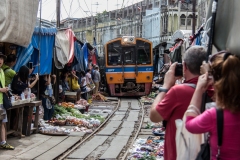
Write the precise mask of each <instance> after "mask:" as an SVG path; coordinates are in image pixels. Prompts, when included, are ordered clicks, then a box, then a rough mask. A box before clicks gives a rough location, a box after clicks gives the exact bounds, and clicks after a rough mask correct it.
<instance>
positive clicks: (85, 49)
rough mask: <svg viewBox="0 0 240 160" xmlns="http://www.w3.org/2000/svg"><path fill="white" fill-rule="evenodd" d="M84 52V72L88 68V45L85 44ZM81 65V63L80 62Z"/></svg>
mask: <svg viewBox="0 0 240 160" xmlns="http://www.w3.org/2000/svg"><path fill="white" fill-rule="evenodd" d="M82 51H83V56H84V65H85V68H84V71H85V70H86V69H87V68H88V67H87V65H88V47H87V43H84V45H83V47H82ZM80 63H81V62H80Z"/></svg>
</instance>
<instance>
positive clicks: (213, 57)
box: [208, 51, 233, 81]
mask: <svg viewBox="0 0 240 160" xmlns="http://www.w3.org/2000/svg"><path fill="white" fill-rule="evenodd" d="M219 55H222V56H223V61H225V60H226V59H227V58H228V57H229V56H230V55H233V54H232V53H230V52H227V51H220V52H217V53H215V54H213V55H210V56H209V59H208V63H209V65H210V71H209V75H210V76H212V77H213V78H214V80H215V81H217V80H219V79H220V78H221V72H220V70H221V69H220V70H219V69H218V71H215V70H214V69H212V67H211V66H212V62H213V61H215V60H216V57H217V56H219ZM217 72H219V73H217Z"/></svg>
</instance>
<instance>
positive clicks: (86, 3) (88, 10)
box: [84, 0, 92, 16]
mask: <svg viewBox="0 0 240 160" xmlns="http://www.w3.org/2000/svg"><path fill="white" fill-rule="evenodd" d="M84 3H85V4H86V6H87V9H88V11H90V9H89V8H88V5H87V3H86V1H85V0H84ZM90 12H91V16H92V11H90Z"/></svg>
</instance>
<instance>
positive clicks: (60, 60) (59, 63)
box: [54, 29, 75, 69]
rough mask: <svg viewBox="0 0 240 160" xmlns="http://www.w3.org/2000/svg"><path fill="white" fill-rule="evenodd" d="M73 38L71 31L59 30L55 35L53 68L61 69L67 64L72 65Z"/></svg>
mask: <svg viewBox="0 0 240 160" xmlns="http://www.w3.org/2000/svg"><path fill="white" fill-rule="evenodd" d="M74 41H75V36H74V33H73V31H72V30H71V29H65V30H59V31H58V32H57V34H56V40H55V46H56V52H55V53H54V62H55V66H56V68H58V69H63V68H64V65H65V64H67V63H72V62H73V58H74Z"/></svg>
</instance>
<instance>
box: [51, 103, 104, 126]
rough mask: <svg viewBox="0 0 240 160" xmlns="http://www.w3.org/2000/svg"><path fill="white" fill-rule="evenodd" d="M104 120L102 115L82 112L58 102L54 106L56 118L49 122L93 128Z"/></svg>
mask: <svg viewBox="0 0 240 160" xmlns="http://www.w3.org/2000/svg"><path fill="white" fill-rule="evenodd" d="M103 121H104V118H103V117H102V116H100V115H89V114H82V113H81V112H80V111H79V110H78V109H75V108H71V107H63V106H60V104H58V105H55V107H54V118H52V119H51V121H49V123H51V124H53V125H59V126H63V125H70V126H78V127H86V128H87V129H92V128H96V127H98V126H99V125H100V124H101V123H102V122H103Z"/></svg>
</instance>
